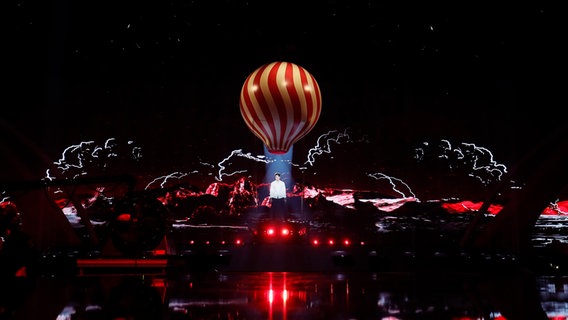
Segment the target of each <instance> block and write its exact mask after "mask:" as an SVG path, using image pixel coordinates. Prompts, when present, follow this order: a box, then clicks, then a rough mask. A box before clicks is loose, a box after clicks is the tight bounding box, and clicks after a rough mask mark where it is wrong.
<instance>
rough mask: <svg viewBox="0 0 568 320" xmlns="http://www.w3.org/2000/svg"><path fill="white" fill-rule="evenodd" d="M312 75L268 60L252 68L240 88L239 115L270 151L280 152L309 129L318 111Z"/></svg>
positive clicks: (319, 94)
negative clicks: (266, 62) (258, 66)
mask: <svg viewBox="0 0 568 320" xmlns="http://www.w3.org/2000/svg"><path fill="white" fill-rule="evenodd" d="M321 103H322V101H321V92H320V88H319V86H318V83H317V82H316V79H315V78H314V77H313V76H312V75H311V74H310V73H309V72H308V71H307V70H306V69H304V68H302V67H300V66H298V65H296V64H293V63H290V62H272V63H269V64H265V65H263V66H261V67H260V68H258V69H256V70H255V71H253V72H252V73H251V74H250V75H249V76H248V77H247V79H246V80H245V83H244V84H243V87H242V89H241V96H240V101H239V105H240V109H241V115H242V116H243V119H244V120H245V123H246V124H247V126H248V127H249V129H250V130H251V131H252V132H253V133H254V134H255V135H256V136H257V137H258V138H260V140H262V142H263V143H264V145H265V146H266V148H267V150H268V151H269V152H270V153H273V154H284V153H286V152H288V150H289V149H290V147H292V145H293V144H294V143H295V142H297V141H298V140H300V139H301V138H303V137H304V136H305V135H306V134H308V132H310V131H311V130H312V129H313V127H314V126H315V124H316V123H317V121H318V119H319V116H320V114H321Z"/></svg>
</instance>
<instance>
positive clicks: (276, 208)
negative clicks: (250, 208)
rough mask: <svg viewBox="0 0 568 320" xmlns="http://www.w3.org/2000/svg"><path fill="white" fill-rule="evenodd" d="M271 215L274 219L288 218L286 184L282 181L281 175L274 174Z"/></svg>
mask: <svg viewBox="0 0 568 320" xmlns="http://www.w3.org/2000/svg"><path fill="white" fill-rule="evenodd" d="M269 197H270V208H271V209H270V213H271V217H272V218H278V219H285V218H286V184H285V183H284V181H282V180H280V173H279V172H276V173H275V174H274V181H272V182H271V183H270V195H269Z"/></svg>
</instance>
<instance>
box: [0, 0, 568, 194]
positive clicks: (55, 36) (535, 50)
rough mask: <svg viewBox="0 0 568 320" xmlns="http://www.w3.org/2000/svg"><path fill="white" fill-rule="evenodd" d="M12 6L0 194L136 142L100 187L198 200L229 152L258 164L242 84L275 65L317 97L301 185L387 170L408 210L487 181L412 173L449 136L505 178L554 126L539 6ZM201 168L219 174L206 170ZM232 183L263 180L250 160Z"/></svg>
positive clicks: (551, 36)
mask: <svg viewBox="0 0 568 320" xmlns="http://www.w3.org/2000/svg"><path fill="white" fill-rule="evenodd" d="M7 6H8V10H7V14H8V17H7V20H6V21H7V22H8V23H7V27H6V28H5V29H4V30H5V31H6V35H7V37H6V38H4V39H3V48H4V50H3V53H4V54H3V56H4V72H3V73H4V77H5V80H6V82H7V83H6V84H5V85H4V89H5V90H6V91H5V94H4V95H3V99H4V101H3V103H2V105H3V108H2V110H3V111H2V115H1V116H0V129H1V130H2V131H0V132H1V133H2V135H1V137H0V143H1V144H0V147H2V148H3V149H4V150H5V152H4V155H5V156H4V157H3V160H2V161H3V162H2V163H0V164H1V165H2V171H0V177H3V179H2V180H9V181H13V180H35V179H40V178H42V177H44V176H45V174H46V173H45V169H46V167H48V166H52V165H53V162H54V161H57V160H59V159H61V155H62V153H63V151H64V150H65V148H66V147H68V146H70V145H76V144H79V143H80V142H81V141H94V142H95V144H97V145H102V144H104V142H105V139H108V138H111V137H112V138H116V141H117V143H119V144H121V145H125V144H127V141H134V143H135V144H136V145H139V146H140V147H141V148H142V150H143V155H144V156H143V160H142V161H137V162H136V165H135V166H133V165H131V164H129V163H122V166H118V165H117V164H116V163H113V165H114V168H115V169H114V170H110V169H107V172H105V173H106V174H117V173H130V172H133V173H135V174H136V175H139V176H141V177H144V178H145V179H146V180H151V179H152V178H153V177H157V176H162V175H165V174H169V173H171V172H182V173H189V172H195V171H198V172H201V173H203V174H201V175H199V176H197V175H196V174H193V175H189V176H191V177H194V178H193V179H190V181H189V182H190V183H193V184H197V185H200V186H206V185H208V184H209V183H211V182H213V181H215V178H216V177H217V175H216V172H218V169H219V167H218V164H219V162H220V161H222V160H223V159H224V158H225V157H227V156H228V155H229V154H230V153H231V151H233V150H236V149H239V150H242V152H243V153H252V155H261V154H263V146H262V143H261V141H260V140H259V139H257V138H256V137H255V136H254V135H253V134H252V132H250V131H249V130H248V128H247V127H246V125H245V123H244V121H243V119H242V117H241V114H240V111H239V105H238V101H239V100H238V99H239V94H240V90H241V87H242V84H243V82H244V80H245V79H246V77H247V76H248V75H249V74H250V73H251V72H252V71H254V70H255V69H256V68H258V67H260V66H261V65H263V64H265V63H270V62H273V61H288V62H293V63H295V64H298V65H300V66H302V67H304V68H305V69H307V70H308V71H309V72H310V73H311V74H312V75H313V76H314V77H315V78H316V80H317V81H318V83H319V86H320V88H321V91H322V98H323V110H322V114H321V117H320V119H319V121H318V123H317V125H316V126H315V128H314V129H313V130H312V132H310V133H309V134H308V135H307V136H306V137H304V138H303V139H302V140H300V141H298V142H297V143H296V144H295V146H294V159H293V161H294V163H296V164H298V166H296V167H294V172H292V173H291V175H295V177H293V179H295V180H305V181H307V182H310V183H315V184H320V185H324V186H328V185H329V186H335V187H359V188H371V189H381V190H380V191H385V190H384V189H382V188H385V187H384V186H379V185H378V184H377V183H376V180H373V179H369V176H368V174H372V173H377V172H380V173H384V174H385V175H388V176H392V177H396V178H398V179H401V180H402V181H405V182H406V183H408V185H409V186H410V187H411V188H412V189H413V190H414V191H415V193H416V196H418V197H426V198H437V197H444V196H457V197H472V196H473V195H478V196H480V194H481V193H482V192H483V190H485V188H486V187H487V183H480V179H479V178H476V177H473V178H472V175H471V172H472V170H474V167H475V166H474V165H473V166H469V167H467V168H466V167H465V166H464V164H463V162H462V163H461V165H460V166H456V164H455V163H450V162H448V161H445V162H444V161H437V160H436V159H441V158H439V157H438V154H437V153H435V154H432V153H433V152H434V151H430V153H431V154H430V155H429V159H430V160H429V161H417V159H416V158H415V151H416V148H417V147H420V146H424V142H428V143H429V145H432V146H436V145H438V144H439V143H440V141H444V140H447V141H448V142H450V143H451V146H452V148H456V149H458V150H457V151H460V152H461V151H463V148H465V145H462V143H468V144H473V145H475V146H479V147H481V148H483V150H484V157H485V159H484V162H485V163H487V162H490V163H492V164H494V163H493V162H491V161H493V160H494V161H495V162H496V163H497V164H499V165H504V166H506V167H507V168H509V167H511V166H513V165H514V164H515V163H517V162H518V161H519V160H520V159H522V158H523V157H524V156H525V155H526V154H527V153H530V152H531V151H530V150H532V148H533V147H534V146H535V145H537V144H538V143H539V142H540V141H543V140H545V139H546V138H547V137H548V136H549V135H551V134H554V132H556V131H557V130H558V128H561V127H564V126H565V121H564V119H563V117H562V113H563V112H562V110H563V108H564V107H565V102H564V101H565V99H564V98H563V97H562V98H560V95H559V92H560V90H561V86H560V81H559V80H558V79H562V78H564V77H565V75H564V74H563V73H561V72H560V60H561V59H560V57H561V56H563V55H562V50H561V47H562V43H563V41H562V39H563V38H564V36H560V30H561V21H562V19H559V18H558V17H557V15H558V13H559V11H558V9H557V8H554V7H552V6H551V5H549V4H547V3H544V2H538V1H529V2H523V3H515V4H514V5H509V4H502V3H494V2H488V3H487V4H486V3H484V2H465V3H464V2H452V3H450V4H447V3H441V2H432V1H422V2H418V3H414V2H405V1H402V2H401V1H395V2H392V1H391V2H386V3H385V2H381V1H319V0H318V1H297V0H292V1H241V0H234V1H229V0H226V1H210V0H208V1H142V2H141V1H97V2H84V1H79V2H77V1H47V2H43V1H35V2H34V1H24V0H22V1H8V3H7ZM334 130H337V132H348V133H349V137H350V140H349V141H347V140H343V143H340V144H332V145H331V146H332V148H331V150H330V152H329V153H323V154H322V156H320V157H319V158H318V160H317V166H316V165H308V166H307V169H303V170H298V168H299V167H301V166H302V165H304V166H305V165H306V159H307V154H308V152H309V150H310V148H312V147H313V146H314V145H315V144H316V143H317V139H318V137H320V136H321V135H323V134H326V133H328V132H330V131H334ZM2 140H3V141H2ZM460 148H461V149H460ZM438 151H439V150H438ZM451 151H452V153H453V151H455V150H451ZM453 154H454V155H455V153H453ZM543 156H546V155H543ZM240 160H242V158H241V159H240ZM489 160H491V161H489ZM203 163H208V164H211V165H212V167H211V168H210V169H209V171H208V172H207V173H205V171H204V169H203ZM470 164H471V163H470ZM232 165H233V166H234V168H232V170H235V171H236V170H238V169H239V168H240V167H239V168H237V167H238V166H240V164H235V163H232ZM242 170H244V171H243V174H245V175H249V176H251V177H252V178H253V179H254V180H256V181H259V182H262V181H263V179H264V168H263V165H262V164H260V163H258V162H252V163H250V162H249V163H247V164H246V165H244V164H243V167H242ZM52 174H53V175H54V176H56V177H57V175H58V174H59V175H60V176H61V175H63V173H62V172H56V171H52ZM474 176H475V175H474ZM491 178H492V179H491V182H495V181H496V180H499V178H498V177H491ZM221 179H222V181H224V182H225V181H226V182H231V181H232V180H231V177H228V176H225V177H224V178H223V177H221ZM223 179H224V180H223ZM464 182H467V183H464ZM386 188H388V186H387V187H386ZM480 197H481V196H480Z"/></svg>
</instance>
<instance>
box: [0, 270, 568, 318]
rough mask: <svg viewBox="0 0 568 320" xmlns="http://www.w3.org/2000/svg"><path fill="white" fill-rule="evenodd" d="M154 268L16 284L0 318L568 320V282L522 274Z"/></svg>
mask: <svg viewBox="0 0 568 320" xmlns="http://www.w3.org/2000/svg"><path fill="white" fill-rule="evenodd" d="M123 263H124V261H123ZM157 267H158V265H154V266H151V267H150V266H148V265H146V266H142V265H140V266H138V268H137V269H136V268H135V269H130V272H125V271H126V270H125V269H123V268H116V269H115V268H110V267H109V266H107V267H104V266H101V268H100V269H101V270H98V271H97V272H95V269H93V266H91V267H90V268H91V269H89V270H90V271H93V272H86V271H85V272H83V273H82V274H80V273H77V274H73V275H67V276H66V275H63V274H57V275H53V276H47V275H44V276H39V277H37V278H33V279H29V278H25V277H22V278H18V279H16V282H15V283H13V286H12V287H11V289H8V287H4V288H3V290H4V293H6V292H7V291H6V290H13V292H14V294H13V295H12V296H11V297H6V298H7V299H8V300H5V301H4V302H6V301H8V302H11V304H9V305H6V306H5V307H4V309H0V310H2V315H3V316H4V318H6V319H54V320H65V319H69V320H71V319H74V320H77V319H91V320H93V319H153V320H156V319H462V320H464V319H564V317H565V316H566V315H567V314H568V313H567V310H568V293H567V292H568V290H566V288H568V278H567V277H558V276H534V275H533V274H532V273H531V272H529V271H527V270H511V271H510V272H498V273H448V272H435V271H428V272H222V271H218V270H208V271H203V272H197V271H196V272H187V273H186V272H179V273H172V272H168V270H167V269H160V268H157ZM85 270H87V269H85ZM133 271H135V272H133ZM164 271H165V272H164ZM3 296H5V295H3ZM2 319H3V318H2Z"/></svg>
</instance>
